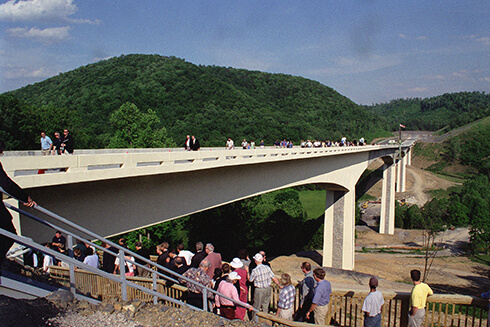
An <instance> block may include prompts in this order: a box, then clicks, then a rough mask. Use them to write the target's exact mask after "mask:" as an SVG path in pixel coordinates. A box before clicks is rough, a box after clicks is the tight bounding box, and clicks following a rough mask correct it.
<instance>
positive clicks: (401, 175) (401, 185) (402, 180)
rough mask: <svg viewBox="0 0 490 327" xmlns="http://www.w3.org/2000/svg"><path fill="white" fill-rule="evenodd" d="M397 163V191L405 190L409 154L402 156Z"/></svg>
mask: <svg viewBox="0 0 490 327" xmlns="http://www.w3.org/2000/svg"><path fill="white" fill-rule="evenodd" d="M396 165H397V176H396V177H397V178H396V191H397V192H405V190H406V177H407V155H404V156H403V157H401V159H400V160H398V163H397V164H396Z"/></svg>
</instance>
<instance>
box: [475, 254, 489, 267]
mask: <svg viewBox="0 0 490 327" xmlns="http://www.w3.org/2000/svg"><path fill="white" fill-rule="evenodd" d="M470 258H471V260H472V261H475V262H478V263H482V264H484V265H487V266H490V254H475V255H474V256H471V257H470Z"/></svg>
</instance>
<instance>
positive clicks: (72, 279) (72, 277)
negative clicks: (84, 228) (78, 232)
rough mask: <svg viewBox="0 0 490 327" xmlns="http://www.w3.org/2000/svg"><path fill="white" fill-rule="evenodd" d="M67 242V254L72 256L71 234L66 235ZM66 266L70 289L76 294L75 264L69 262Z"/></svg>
mask: <svg viewBox="0 0 490 327" xmlns="http://www.w3.org/2000/svg"><path fill="white" fill-rule="evenodd" d="M67 236H68V237H67V240H66V241H67V243H68V255H69V257H70V258H73V250H72V249H73V236H71V235H67ZM68 267H69V268H70V291H71V292H72V293H73V295H76V293H77V290H76V287H75V266H74V265H72V264H71V263H69V264H68Z"/></svg>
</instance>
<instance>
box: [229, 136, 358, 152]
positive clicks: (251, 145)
mask: <svg viewBox="0 0 490 327" xmlns="http://www.w3.org/2000/svg"><path fill="white" fill-rule="evenodd" d="M364 145H366V141H365V140H364V138H363V137H361V138H360V139H359V140H353V141H350V142H349V141H347V139H346V138H345V137H343V138H341V139H340V140H339V141H329V140H327V141H319V140H313V141H312V140H306V141H301V143H300V147H302V148H326V147H337V146H364ZM273 146H274V147H275V148H288V149H291V148H293V147H294V142H293V141H291V140H287V139H283V140H282V141H279V140H276V141H274V144H273ZM225 147H226V149H227V150H233V149H235V143H234V142H233V140H232V139H231V137H229V138H228V139H227V140H226V145H225ZM258 147H259V148H261V149H263V148H265V142H264V140H261V141H260V144H259V146H258ZM241 148H242V149H255V148H256V145H255V142H254V141H250V142H248V141H247V140H246V139H243V142H242V143H241Z"/></svg>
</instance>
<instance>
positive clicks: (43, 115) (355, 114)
mask: <svg viewBox="0 0 490 327" xmlns="http://www.w3.org/2000/svg"><path fill="white" fill-rule="evenodd" d="M127 102H130V103H133V104H135V105H136V106H137V107H138V109H140V110H141V111H143V112H146V111H147V110H148V109H151V110H153V111H155V113H156V115H157V116H158V118H159V119H160V123H159V124H160V126H158V127H165V128H166V129H167V132H168V134H169V136H171V137H172V138H173V139H174V141H175V142H176V143H177V144H179V145H180V143H181V142H183V138H184V137H185V135H186V134H194V135H196V136H197V137H198V138H199V139H200V140H201V145H203V146H224V144H225V142H226V138H227V137H232V138H233V139H234V140H235V142H236V143H240V142H241V140H242V139H243V138H246V139H247V140H254V141H256V142H257V143H258V142H259V141H260V140H261V139H264V140H265V142H266V143H267V144H271V143H272V142H273V141H274V140H276V139H283V138H287V139H290V140H293V141H294V142H295V144H299V141H300V140H302V139H307V138H310V139H322V140H325V139H339V138H341V137H342V136H346V137H347V138H348V139H358V138H360V137H364V138H366V139H372V138H374V137H378V136H380V135H382V134H386V133H387V126H386V121H384V120H383V119H382V118H380V117H379V116H378V115H377V114H373V113H372V112H369V111H368V110H366V109H365V108H363V107H361V106H359V105H357V104H355V103H354V102H352V101H351V100H349V99H348V98H346V97H344V96H342V95H340V94H339V93H337V92H336V91H334V90H333V89H331V88H329V87H327V86H324V85H322V84H320V83H318V82H315V81H312V80H308V79H305V78H301V77H294V76H290V75H283V74H269V73H263V72H257V71H248V70H243V69H234V68H225V67H216V66H198V65H194V64H192V63H188V62H186V61H185V60H182V59H179V58H175V57H163V56H159V55H123V56H120V57H117V58H112V59H109V60H105V61H101V62H98V63H94V64H90V65H87V66H84V67H80V68H78V69H75V70H73V71H70V72H67V73H62V74H59V75H58V76H55V77H52V78H50V79H47V80H45V81H43V82H40V83H36V84H34V85H29V86H26V87H23V88H21V89H18V90H15V91H12V92H8V93H6V94H3V95H0V115H3V116H4V117H6V116H7V115H6V113H5V110H15V111H14V112H19V111H23V112H24V113H25V112H29V114H28V115H27V114H24V116H22V115H20V116H19V115H17V118H15V119H13V120H15V121H11V122H10V124H9V125H8V126H7V124H6V123H5V126H0V127H2V129H1V131H0V134H3V135H0V137H3V138H7V139H8V138H10V139H11V141H12V142H13V145H11V147H17V148H35V149H37V148H38V147H39V146H38V142H39V138H38V134H39V131H40V130H46V131H47V133H48V134H49V135H52V133H53V132H54V131H55V130H61V129H63V128H65V127H67V128H70V129H71V130H72V133H73V135H74V136H75V137H76V140H77V147H78V148H102V147H106V146H107V145H108V144H109V139H110V137H111V136H112V135H113V134H114V130H113V126H112V125H111V123H110V120H109V118H110V116H111V114H112V113H113V112H114V111H116V110H117V109H119V108H120V107H121V105H123V104H125V103H127ZM27 107H28V108H27ZM12 108H16V109H12ZM2 110H3V111H4V112H3V113H2ZM18 118H21V119H22V121H18V120H19V119H18ZM0 124H3V123H1V122H0ZM19 124H22V126H19ZM19 129H20V130H22V133H21V134H20V135H19V137H21V138H23V139H26V138H29V139H28V144H23V143H22V142H23V141H22V140H19V139H17V137H16V136H15V135H17V134H18V133H19ZM16 133H17V134H16ZM12 142H11V143H12ZM19 142H20V143H19ZM26 142H27V141H26Z"/></svg>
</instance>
